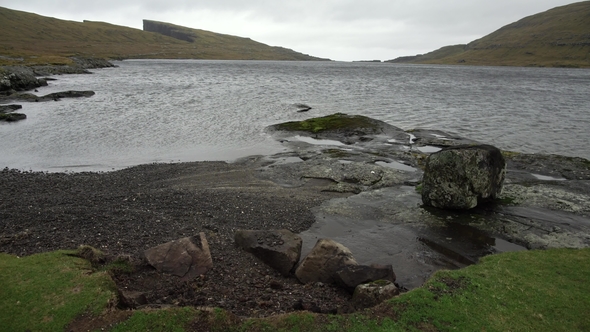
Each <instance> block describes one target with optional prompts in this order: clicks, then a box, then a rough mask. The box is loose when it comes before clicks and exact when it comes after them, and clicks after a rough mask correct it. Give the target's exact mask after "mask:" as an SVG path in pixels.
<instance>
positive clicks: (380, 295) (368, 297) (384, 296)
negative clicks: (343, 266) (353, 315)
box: [351, 280, 399, 309]
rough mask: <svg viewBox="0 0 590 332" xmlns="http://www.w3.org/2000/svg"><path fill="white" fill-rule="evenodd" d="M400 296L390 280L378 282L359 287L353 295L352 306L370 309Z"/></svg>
mask: <svg viewBox="0 0 590 332" xmlns="http://www.w3.org/2000/svg"><path fill="white" fill-rule="evenodd" d="M397 295H399V289H398V288H397V287H396V286H395V284H394V283H393V282H391V281H389V280H377V281H374V282H370V283H367V284H362V285H358V286H357V287H356V289H355V290H354V294H352V300H351V302H352V305H353V306H354V307H355V308H357V309H361V308H368V307H373V306H376V305H377V304H379V303H381V302H383V301H385V300H389V299H390V298H392V297H394V296H397Z"/></svg>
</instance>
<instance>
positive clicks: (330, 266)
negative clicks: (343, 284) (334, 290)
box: [295, 239, 357, 284]
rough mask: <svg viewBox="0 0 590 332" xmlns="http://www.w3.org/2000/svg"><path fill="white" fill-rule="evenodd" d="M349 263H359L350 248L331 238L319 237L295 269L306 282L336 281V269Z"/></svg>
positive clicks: (300, 278) (302, 280)
mask: <svg viewBox="0 0 590 332" xmlns="http://www.w3.org/2000/svg"><path fill="white" fill-rule="evenodd" d="M347 265H357V262H356V260H355V259H354V257H353V256H352V253H351V252H350V250H348V248H346V247H345V246H343V245H341V244H340V243H338V242H336V241H333V240H330V239H319V240H318V242H317V243H316V245H315V246H314V247H313V249H312V250H311V252H310V253H309V254H308V255H307V256H306V257H305V258H304V259H303V260H302V261H301V263H300V264H299V266H298V267H297V270H295V276H296V277H297V279H298V280H299V281H300V282H302V283H304V284H307V283H312V282H322V283H334V282H335V277H334V276H335V274H336V271H339V270H341V269H343V268H344V267H346V266H347Z"/></svg>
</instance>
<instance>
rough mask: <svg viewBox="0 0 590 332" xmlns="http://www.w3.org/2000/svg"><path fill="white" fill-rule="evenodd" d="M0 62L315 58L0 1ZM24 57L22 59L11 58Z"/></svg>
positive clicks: (243, 40)
mask: <svg viewBox="0 0 590 332" xmlns="http://www.w3.org/2000/svg"><path fill="white" fill-rule="evenodd" d="M0 31H2V33H0V64H22V63H23V62H25V63H56V64H60V63H64V62H65V63H67V62H68V60H65V59H64V58H65V57H68V56H75V55H78V56H91V57H106V58H189V59H253V60H262V59H268V60H314V59H317V58H313V57H310V56H306V55H303V54H301V53H297V52H295V51H291V50H287V49H284V48H280V47H271V46H268V45H265V44H262V43H258V42H255V41H252V40H250V39H248V38H240V37H234V36H228V35H222V34H216V33H213V32H209V31H203V30H194V31H195V34H197V35H198V36H199V38H197V39H196V40H195V42H194V43H190V42H186V41H182V40H178V39H174V38H171V37H167V36H164V35H160V34H157V33H153V32H146V31H142V30H138V29H133V28H128V27H123V26H117V25H113V24H108V23H104V22H89V21H85V22H74V21H64V20H59V19H55V18H50V17H44V16H40V15H36V14H32V13H27V12H22V11H16V10H11V9H7V8H3V7H0ZM10 58H24V61H16V62H15V61H12V62H11V61H10Z"/></svg>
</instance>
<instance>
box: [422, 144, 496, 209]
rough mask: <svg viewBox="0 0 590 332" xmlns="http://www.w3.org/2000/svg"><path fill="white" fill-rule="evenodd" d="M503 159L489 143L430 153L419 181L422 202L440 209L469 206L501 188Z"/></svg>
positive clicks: (491, 197) (490, 197) (493, 196)
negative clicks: (422, 177)
mask: <svg viewBox="0 0 590 332" xmlns="http://www.w3.org/2000/svg"><path fill="white" fill-rule="evenodd" d="M505 174H506V161H505V160H504V157H503V156H502V152H501V151H500V150H499V149H498V148H496V147H493V146H491V145H483V144H482V145H461V146H455V147H450V148H446V149H443V150H441V151H439V152H436V153H433V154H431V155H430V156H429V157H428V159H427V160H426V167H425V169H424V179H423V181H422V202H423V203H424V204H425V205H428V206H434V207H437V208H442V209H471V208H474V207H475V206H477V204H478V203H479V202H481V201H483V200H487V199H494V198H496V197H497V196H498V195H499V194H500V193H501V192H502V186H503V184H504V177H505Z"/></svg>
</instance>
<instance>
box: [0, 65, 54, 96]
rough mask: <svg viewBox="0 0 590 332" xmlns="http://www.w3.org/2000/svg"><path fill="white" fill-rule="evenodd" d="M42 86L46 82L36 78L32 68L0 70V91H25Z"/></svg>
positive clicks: (5, 68)
mask: <svg viewBox="0 0 590 332" xmlns="http://www.w3.org/2000/svg"><path fill="white" fill-rule="evenodd" d="M44 85H47V82H46V81H45V80H43V79H39V78H37V76H36V75H35V72H34V71H33V69H32V68H29V67H22V66H6V67H1V68H0V91H10V90H14V91H25V90H31V89H34V88H38V87H40V86H44Z"/></svg>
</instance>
